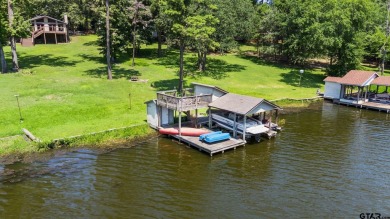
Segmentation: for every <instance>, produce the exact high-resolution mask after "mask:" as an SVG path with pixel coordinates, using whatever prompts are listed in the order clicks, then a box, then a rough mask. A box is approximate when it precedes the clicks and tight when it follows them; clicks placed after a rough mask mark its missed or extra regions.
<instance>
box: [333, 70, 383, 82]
mask: <svg viewBox="0 0 390 219" xmlns="http://www.w3.org/2000/svg"><path fill="white" fill-rule="evenodd" d="M373 75H377V76H378V74H377V73H376V72H373V71H359V70H351V71H349V72H348V73H347V74H346V75H344V77H342V78H341V79H340V80H339V81H338V83H340V84H346V85H354V86H364V85H365V84H366V83H367V82H368V80H369V79H370V78H372V76H373Z"/></svg>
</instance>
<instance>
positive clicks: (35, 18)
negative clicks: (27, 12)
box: [30, 15, 65, 24]
mask: <svg viewBox="0 0 390 219" xmlns="http://www.w3.org/2000/svg"><path fill="white" fill-rule="evenodd" d="M45 17H46V18H48V19H52V20H55V21H57V22H59V23H63V24H65V22H64V21H61V20H58V19H55V18H52V17H49V16H47V15H40V16H36V17H33V18H31V19H30V21H34V20H39V19H42V18H45Z"/></svg>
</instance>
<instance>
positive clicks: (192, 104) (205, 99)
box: [157, 91, 212, 112]
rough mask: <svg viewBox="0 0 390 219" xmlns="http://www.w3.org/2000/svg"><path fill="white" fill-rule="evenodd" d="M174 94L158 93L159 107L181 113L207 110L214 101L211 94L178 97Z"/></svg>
mask: <svg viewBox="0 0 390 219" xmlns="http://www.w3.org/2000/svg"><path fill="white" fill-rule="evenodd" d="M171 94H173V93H172V92H170V91H168V92H157V105H159V106H162V107H165V108H168V109H172V110H176V111H179V112H183V111H189V110H195V109H199V108H205V107H207V106H208V104H209V103H211V101H212V95H211V94H205V95H198V96H184V97H176V96H174V95H171Z"/></svg>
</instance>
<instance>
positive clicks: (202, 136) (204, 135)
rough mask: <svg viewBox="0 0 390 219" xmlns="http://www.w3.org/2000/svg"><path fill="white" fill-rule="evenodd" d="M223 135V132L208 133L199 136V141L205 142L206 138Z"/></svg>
mask: <svg viewBox="0 0 390 219" xmlns="http://www.w3.org/2000/svg"><path fill="white" fill-rule="evenodd" d="M221 133H222V132H221V131H217V132H210V133H207V134H202V135H200V136H199V141H202V140H204V138H206V137H207V136H210V135H215V134H221Z"/></svg>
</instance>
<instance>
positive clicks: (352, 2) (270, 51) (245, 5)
mask: <svg viewBox="0 0 390 219" xmlns="http://www.w3.org/2000/svg"><path fill="white" fill-rule="evenodd" d="M12 3H13V6H14V16H13V22H12V25H10V23H9V20H8V17H7V14H6V13H1V15H0V27H1V28H0V47H4V46H7V45H8V40H9V38H10V37H11V36H14V37H22V36H23V35H25V34H26V33H27V31H26V30H27V28H28V26H29V24H28V19H30V18H32V17H34V16H37V15H48V16H52V17H54V18H58V19H60V18H61V17H63V15H64V14H67V15H68V16H69V20H70V24H69V25H70V29H72V30H82V31H88V32H89V31H91V32H95V33H96V34H98V36H99V42H98V43H99V45H100V46H101V52H102V54H104V55H105V54H106V47H107V40H106V37H107V35H106V25H105V23H106V22H105V19H106V10H105V2H104V1H101V0H88V1H87V0H67V1H65V0H29V1H27V0H12ZM388 4H389V3H388V0H343V1H339V0H272V1H271V0H264V1H262V0H260V1H259V0H143V1H141V0H116V1H110V7H109V14H110V20H109V21H110V31H109V33H110V35H109V45H110V47H111V48H110V50H111V51H110V57H111V58H110V60H111V61H115V59H117V58H118V57H120V56H121V55H122V54H127V53H131V51H133V57H135V56H136V52H137V51H138V50H139V49H140V46H141V44H143V43H150V42H152V41H154V40H157V41H158V43H159V46H158V48H159V50H158V54H159V56H161V55H162V53H161V45H162V44H163V43H166V44H167V45H168V46H169V47H170V48H173V49H179V50H180V54H181V55H180V57H181V58H180V70H179V72H180V75H182V76H183V77H184V69H183V62H184V59H183V55H184V52H185V51H189V50H191V51H194V52H196V53H197V54H198V59H197V63H194V65H197V66H198V70H199V71H205V70H207V68H206V66H207V62H206V56H207V54H208V53H209V52H220V53H226V52H230V51H231V50H233V49H236V48H237V47H238V45H239V43H254V44H255V45H256V46H257V48H258V49H257V55H258V56H259V58H262V57H263V58H269V57H272V58H273V59H276V60H279V61H287V62H289V63H291V64H298V65H305V64H306V63H307V62H308V61H310V60H311V59H319V58H320V59H324V60H328V62H329V64H328V68H327V70H328V74H330V75H343V74H345V73H346V72H347V71H348V70H350V69H358V68H360V64H361V62H362V61H363V60H368V61H371V62H376V64H377V65H379V63H380V62H381V59H382V58H383V56H384V55H385V59H386V60H388V59H389V58H388V55H387V54H388V53H386V51H387V50H388V48H389V43H388V41H389V40H388V38H389V37H388V35H389V33H388V32H387V31H388V27H387V26H388V24H387V23H388V16H389V13H388V10H387V9H388ZM136 6H137V7H136ZM138 6H140V7H138ZM141 6H142V7H141ZM0 9H1V11H3V12H6V11H7V1H6V0H0ZM386 21H387V22H386ZM152 36H157V39H153V37H152ZM1 51H2V50H1ZM3 56H4V54H3ZM2 63H3V62H2ZM179 87H180V86H179Z"/></svg>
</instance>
